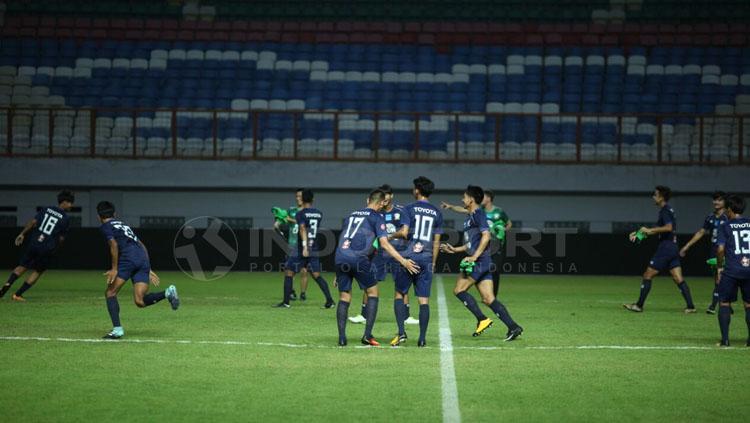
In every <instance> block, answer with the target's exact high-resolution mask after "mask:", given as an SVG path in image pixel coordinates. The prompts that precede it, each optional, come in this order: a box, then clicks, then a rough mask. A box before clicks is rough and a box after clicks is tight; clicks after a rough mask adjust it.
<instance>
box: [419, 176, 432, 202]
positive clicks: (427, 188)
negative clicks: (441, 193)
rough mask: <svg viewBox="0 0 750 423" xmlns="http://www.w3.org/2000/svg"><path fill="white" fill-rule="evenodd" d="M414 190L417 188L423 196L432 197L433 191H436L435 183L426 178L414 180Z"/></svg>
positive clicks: (421, 177)
mask: <svg viewBox="0 0 750 423" xmlns="http://www.w3.org/2000/svg"><path fill="white" fill-rule="evenodd" d="M414 188H416V189H417V191H419V193H420V194H421V195H423V196H425V197H429V196H430V195H432V191H435V183H433V182H432V181H431V180H429V179H427V178H426V177H424V176H420V177H417V178H416V179H414Z"/></svg>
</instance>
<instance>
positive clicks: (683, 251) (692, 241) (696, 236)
mask: <svg viewBox="0 0 750 423" xmlns="http://www.w3.org/2000/svg"><path fill="white" fill-rule="evenodd" d="M706 234H707V232H706V230H705V229H703V228H700V229H698V231H697V232H696V233H695V234H694V235H693V237H692V238H690V241H688V242H687V244H685V245H684V246H683V247H682V248H681V249H680V256H682V257H685V254H687V252H688V250H689V249H690V247H692V246H693V245H695V243H696V242H698V241H700V239H701V238H703V237H704V236H705V235H706Z"/></svg>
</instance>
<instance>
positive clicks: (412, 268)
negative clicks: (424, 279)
mask: <svg viewBox="0 0 750 423" xmlns="http://www.w3.org/2000/svg"><path fill="white" fill-rule="evenodd" d="M379 241H380V248H382V249H384V250H385V251H386V252H387V253H388V254H390V256H391V257H393V258H394V259H396V261H397V262H398V263H399V264H400V265H401V266H403V267H404V269H406V271H407V272H409V273H411V274H412V275H413V274H416V273H417V272H419V266H417V263H415V262H414V261H413V260H412V259H405V258H404V257H403V256H402V255H401V254H399V253H398V251H396V249H395V248H393V245H391V243H390V242H388V237H387V236H381V237H380V239H379Z"/></svg>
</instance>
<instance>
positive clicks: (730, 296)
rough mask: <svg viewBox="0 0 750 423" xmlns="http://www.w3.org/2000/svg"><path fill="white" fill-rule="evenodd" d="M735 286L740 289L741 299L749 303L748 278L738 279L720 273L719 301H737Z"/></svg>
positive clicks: (749, 287)
mask: <svg viewBox="0 0 750 423" xmlns="http://www.w3.org/2000/svg"><path fill="white" fill-rule="evenodd" d="M737 288H739V289H740V291H742V301H744V302H746V303H750V278H744V279H739V278H735V277H732V276H729V275H726V274H722V275H721V280H719V301H721V302H723V303H733V302H735V301H737Z"/></svg>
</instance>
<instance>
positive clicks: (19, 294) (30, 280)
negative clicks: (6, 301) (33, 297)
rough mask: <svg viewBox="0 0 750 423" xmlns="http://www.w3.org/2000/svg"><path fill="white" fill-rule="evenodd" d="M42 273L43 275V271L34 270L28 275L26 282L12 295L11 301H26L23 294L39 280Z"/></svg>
mask: <svg viewBox="0 0 750 423" xmlns="http://www.w3.org/2000/svg"><path fill="white" fill-rule="evenodd" d="M42 273H44V269H39V270H34V271H32V272H31V274H29V276H28V277H27V278H26V280H25V281H24V282H23V284H22V285H21V286H19V287H18V289H17V290H16V292H15V294H13V300H15V301H26V300H25V299H24V298H23V294H24V293H25V292H26V291H28V290H29V289H30V288H31V287H32V286H34V284H35V283H36V282H37V281H38V280H39V278H40V277H41V276H42Z"/></svg>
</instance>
